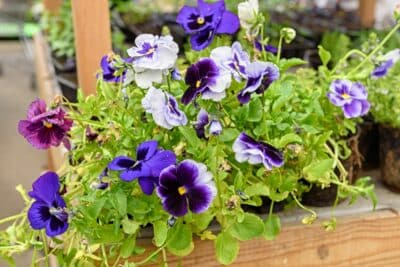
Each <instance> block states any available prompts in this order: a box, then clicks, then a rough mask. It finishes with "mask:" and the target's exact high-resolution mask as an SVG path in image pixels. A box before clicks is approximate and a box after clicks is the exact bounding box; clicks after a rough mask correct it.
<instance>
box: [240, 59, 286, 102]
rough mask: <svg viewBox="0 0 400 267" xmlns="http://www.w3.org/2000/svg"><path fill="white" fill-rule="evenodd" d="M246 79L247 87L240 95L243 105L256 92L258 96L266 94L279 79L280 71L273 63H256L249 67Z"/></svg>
mask: <svg viewBox="0 0 400 267" xmlns="http://www.w3.org/2000/svg"><path fill="white" fill-rule="evenodd" d="M246 77H247V83H246V86H245V87H244V88H243V89H242V90H241V91H240V92H239V95H238V99H239V101H240V103H241V104H246V103H248V102H249V101H250V97H251V95H252V94H253V93H254V92H256V93H257V94H262V93H264V91H265V90H267V89H268V87H269V86H270V85H271V83H272V82H274V81H276V80H277V79H279V69H278V67H277V66H276V65H275V64H273V63H270V62H261V61H256V62H253V63H251V64H249V65H248V66H247V68H246Z"/></svg>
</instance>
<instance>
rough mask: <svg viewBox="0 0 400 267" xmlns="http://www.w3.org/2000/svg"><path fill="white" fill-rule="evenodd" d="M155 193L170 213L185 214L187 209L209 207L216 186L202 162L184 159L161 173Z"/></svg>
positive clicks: (199, 210)
mask: <svg viewBox="0 0 400 267" xmlns="http://www.w3.org/2000/svg"><path fill="white" fill-rule="evenodd" d="M157 194H158V196H159V197H160V198H161V201H162V205H163V207H164V209H165V210H166V211H167V212H168V213H170V214H171V215H173V216H176V217H180V216H184V215H185V214H186V213H187V212H188V211H189V210H191V211H192V212H193V213H201V212H204V211H206V210H207V209H208V207H209V206H210V204H211V203H212V201H213V199H214V197H215V196H216V194H217V190H216V187H215V184H214V181H213V178H212V174H211V173H210V172H208V171H207V167H206V166H205V165H204V164H201V163H197V162H195V161H193V160H184V161H182V162H181V163H180V164H179V165H178V166H176V165H171V166H169V167H168V168H166V169H164V170H163V171H162V172H161V174H160V180H159V186H158V187H157Z"/></svg>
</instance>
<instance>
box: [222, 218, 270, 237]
mask: <svg viewBox="0 0 400 267" xmlns="http://www.w3.org/2000/svg"><path fill="white" fill-rule="evenodd" d="M229 230H230V234H231V235H232V236H234V237H236V238H237V239H239V240H241V241H246V240H250V239H252V238H255V237H258V236H261V235H262V234H263V233H264V222H263V221H262V220H261V219H260V217H258V216H257V215H254V214H251V213H245V214H244V218H243V221H242V222H240V223H239V222H235V223H234V224H233V225H232V227H231V228H229Z"/></svg>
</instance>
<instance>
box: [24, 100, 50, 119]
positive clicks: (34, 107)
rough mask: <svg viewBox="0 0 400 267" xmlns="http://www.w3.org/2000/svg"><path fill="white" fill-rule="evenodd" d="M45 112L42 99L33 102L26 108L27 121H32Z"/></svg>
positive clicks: (44, 104)
mask: <svg viewBox="0 0 400 267" xmlns="http://www.w3.org/2000/svg"><path fill="white" fill-rule="evenodd" d="M45 112H46V103H45V102H44V100H42V99H39V98H38V99H36V100H35V101H33V102H32V103H31V104H30V105H29V108H28V112H27V119H28V120H29V119H32V118H34V117H36V116H38V115H40V114H42V113H45Z"/></svg>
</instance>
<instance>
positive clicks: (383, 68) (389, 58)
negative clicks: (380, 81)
mask: <svg viewBox="0 0 400 267" xmlns="http://www.w3.org/2000/svg"><path fill="white" fill-rule="evenodd" d="M399 59H400V49H399V48H397V49H394V50H392V51H390V52H388V53H387V54H385V55H384V56H383V63H382V64H380V65H379V66H377V67H376V68H375V69H374V70H373V71H372V73H371V76H372V77H373V78H382V77H384V76H386V74H387V73H388V71H389V70H390V69H391V68H392V67H393V65H394V64H395V63H396V62H397V61H399Z"/></svg>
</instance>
